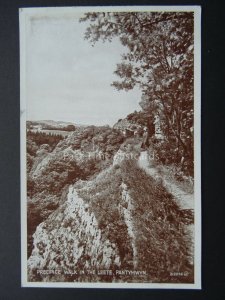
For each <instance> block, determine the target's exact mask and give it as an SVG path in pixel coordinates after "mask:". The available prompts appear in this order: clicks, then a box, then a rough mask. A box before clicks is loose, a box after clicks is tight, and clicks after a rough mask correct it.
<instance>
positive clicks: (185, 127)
mask: <svg viewBox="0 0 225 300" xmlns="http://www.w3.org/2000/svg"><path fill="white" fill-rule="evenodd" d="M193 19H194V16H193V13H192V12H117V13H116V12H107V13H106V12H100V13H96V12H93V13H86V14H85V16H84V17H83V18H81V20H80V21H89V26H88V27H87V30H86V33H85V39H88V40H89V41H90V42H91V43H92V44H93V45H94V44H95V43H96V42H97V41H99V40H102V41H111V40H112V39H113V38H116V37H119V39H120V41H121V43H122V45H124V46H125V48H126V50H125V52H124V54H122V60H121V62H120V63H118V64H117V68H116V71H115V73H116V74H117V75H118V77H119V78H120V81H115V82H113V83H112V85H113V86H114V87H115V88H116V89H118V90H121V89H124V90H130V89H133V88H134V87H135V86H138V87H139V88H140V89H141V91H142V95H143V96H142V101H141V103H140V104H141V106H142V108H143V109H144V110H151V111H153V112H154V113H155V114H156V113H158V114H159V115H160V118H161V121H162V130H163V131H164V134H165V137H166V139H167V140H168V142H171V141H172V140H173V141H175V143H176V147H177V149H178V150H179V152H180V153H181V156H183V157H184V158H188V159H192V158H193V153H192V152H193V149H192V148H193V147H192V146H193V141H192V139H193V135H192V129H193V84H194V74H193V60H194V52H193V51H194V37H193V35H194V28H193V27H194V23H193Z"/></svg>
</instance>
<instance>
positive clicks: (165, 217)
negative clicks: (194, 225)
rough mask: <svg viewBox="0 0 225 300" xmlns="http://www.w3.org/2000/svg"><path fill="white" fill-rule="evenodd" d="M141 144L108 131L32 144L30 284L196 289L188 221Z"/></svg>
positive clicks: (138, 139)
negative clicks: (144, 162) (146, 163)
mask: <svg viewBox="0 0 225 300" xmlns="http://www.w3.org/2000/svg"><path fill="white" fill-rule="evenodd" d="M140 144H141V137H137V136H136V137H130V136H129V137H128V136H124V135H123V133H122V132H121V130H119V129H118V128H115V127H114V128H113V129H112V128H110V127H108V126H102V127H95V126H88V127H85V128H77V129H76V130H75V131H74V132H73V133H71V135H69V136H68V137H66V138H63V139H61V140H60V141H58V143H57V144H56V145H54V144H52V145H48V144H42V145H37V144H36V143H35V141H34V140H33V141H31V140H28V155H29V168H28V257H29V259H28V274H29V281H80V282H82V281H89V282H96V281H101V282H108V281H109V282H193V264H192V261H191V259H190V256H191V238H192V237H191V236H190V234H189V233H188V232H187V231H186V223H187V218H186V215H185V213H184V212H183V211H182V210H181V209H180V207H179V206H178V205H177V203H176V201H175V199H174V198H173V196H172V195H171V193H169V192H168V191H167V190H166V188H165V187H164V186H163V185H162V183H161V182H160V181H158V180H156V179H154V178H153V177H152V176H149V175H148V174H147V173H146V172H145V171H144V170H142V169H141V168H140V167H139V165H138V164H137V160H138V157H139V155H140ZM40 270H48V272H47V273H40ZM49 270H50V271H49ZM103 270H104V272H103ZM80 271H82V272H84V273H82V272H80ZM135 272H136V273H135ZM174 272H185V274H186V275H185V276H183V277H182V276H180V277H179V276H171V274H173V273H174Z"/></svg>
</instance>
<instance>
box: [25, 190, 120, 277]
mask: <svg viewBox="0 0 225 300" xmlns="http://www.w3.org/2000/svg"><path fill="white" fill-rule="evenodd" d="M33 246H34V248H33V251H32V254H31V256H30V258H29V259H28V273H29V279H30V280H35V278H36V274H37V270H38V269H61V270H63V272H64V276H66V274H68V273H71V272H73V271H74V269H76V268H86V269H88V268H100V269H101V268H105V269H109V268H110V266H112V265H114V266H118V267H119V266H120V257H119V255H118V249H117V247H116V245H115V244H113V243H111V242H110V241H109V240H108V239H106V238H105V237H104V236H103V235H102V232H101V230H100V229H99V227H98V223H97V220H96V218H95V216H94V214H93V212H90V211H89V208H88V204H85V202H84V201H83V199H81V198H80V197H79V196H78V195H77V192H76V190H75V189H74V188H73V187H72V186H71V187H70V189H69V193H68V196H67V201H66V202H65V203H64V204H63V205H62V206H61V207H59V208H58V209H57V210H56V211H55V212H54V213H52V214H51V215H50V216H49V217H48V218H47V219H46V220H45V221H44V222H42V223H41V224H40V225H39V226H38V227H37V229H36V232H35V233H34V235H33Z"/></svg>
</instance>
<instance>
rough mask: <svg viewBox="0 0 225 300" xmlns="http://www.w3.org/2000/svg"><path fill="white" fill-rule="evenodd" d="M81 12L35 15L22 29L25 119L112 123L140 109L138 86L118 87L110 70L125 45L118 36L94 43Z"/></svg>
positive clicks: (119, 59) (94, 123)
mask: <svg viewBox="0 0 225 300" xmlns="http://www.w3.org/2000/svg"><path fill="white" fill-rule="evenodd" d="M80 16H81V15H78V14H74V16H71V15H70V16H65V15H57V16H33V17H31V18H30V19H29V22H28V23H27V24H28V25H27V29H26V103H27V108H26V113H27V120H58V121H69V122H73V123H76V124H88V125H90V124H93V125H105V124H109V125H113V124H114V123H116V122H117V121H118V119H120V118H124V117H126V115H127V114H129V113H131V112H133V111H134V110H140V106H139V104H138V103H139V102H140V100H141V93H140V91H139V90H138V89H135V90H132V91H129V92H126V91H117V90H116V89H115V88H114V87H112V86H111V83H112V82H113V81H114V80H119V78H118V77H117V76H116V75H115V74H113V72H114V71H115V69H116V64H117V63H119V62H120V61H121V54H122V53H124V51H126V49H125V48H124V47H123V46H122V45H121V44H120V42H119V40H118V39H116V40H113V41H112V42H111V43H110V42H106V43H103V42H102V41H100V42H98V43H96V44H95V46H94V47H92V46H91V44H90V43H89V42H88V41H87V40H84V38H83V36H84V32H85V29H86V27H87V26H88V23H87V22H83V23H79V22H78V20H79V17H80Z"/></svg>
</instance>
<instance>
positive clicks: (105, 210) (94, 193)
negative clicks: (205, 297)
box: [77, 160, 193, 282]
mask: <svg viewBox="0 0 225 300" xmlns="http://www.w3.org/2000/svg"><path fill="white" fill-rule="evenodd" d="M122 182H124V183H125V184H126V185H127V186H128V189H129V193H130V196H131V197H132V199H133V206H134V209H133V213H132V214H133V216H132V217H133V223H134V228H135V233H136V246H137V249H138V257H139V260H138V261H139V262H138V269H139V270H146V271H147V274H148V275H147V276H146V277H144V278H140V277H139V280H140V281H143V280H145V281H147V282H159V281H160V282H182V281H185V282H187V281H189V282H192V281H193V270H192V266H190V264H189V262H188V256H189V242H190V241H189V238H188V236H185V233H184V217H183V216H182V212H180V211H179V208H178V207H177V205H176V203H175V202H174V200H173V198H172V196H171V195H170V194H169V193H168V192H167V191H166V190H165V189H164V188H163V186H162V185H161V184H160V183H157V182H156V181H155V180H154V179H153V178H152V177H150V176H148V175H147V174H146V173H145V172H144V171H143V170H141V169H139V168H138V167H137V165H136V162H135V161H128V160H127V161H124V162H123V163H122V164H121V165H120V166H114V167H111V168H109V169H108V170H105V171H103V173H100V174H99V175H98V176H97V177H96V178H95V179H93V180H92V181H89V182H88V183H85V182H83V183H80V184H77V188H78V193H79V194H80V196H81V197H82V198H83V199H84V200H86V201H87V202H88V203H89V206H90V207H91V209H92V210H93V211H94V213H95V216H96V218H97V220H98V222H99V224H100V227H101V229H102V230H103V232H104V234H105V235H106V236H107V237H108V238H109V239H110V240H111V241H113V242H115V243H116V244H117V245H118V246H119V251H120V256H121V259H122V266H121V267H122V268H123V269H124V268H129V269H132V265H131V261H132V249H131V243H130V239H129V237H128V234H127V227H126V224H125V223H124V219H123V216H121V214H120V212H119V209H118V205H119V203H120V202H121V188H120V185H121V183H122ZM185 271H186V272H188V274H189V275H188V276H187V277H186V276H185V277H182V276H179V277H176V276H170V272H185ZM124 279H125V278H124V277H123V280H124ZM126 280H127V281H129V277H128V278H126ZM137 281H138V278H137Z"/></svg>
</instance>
